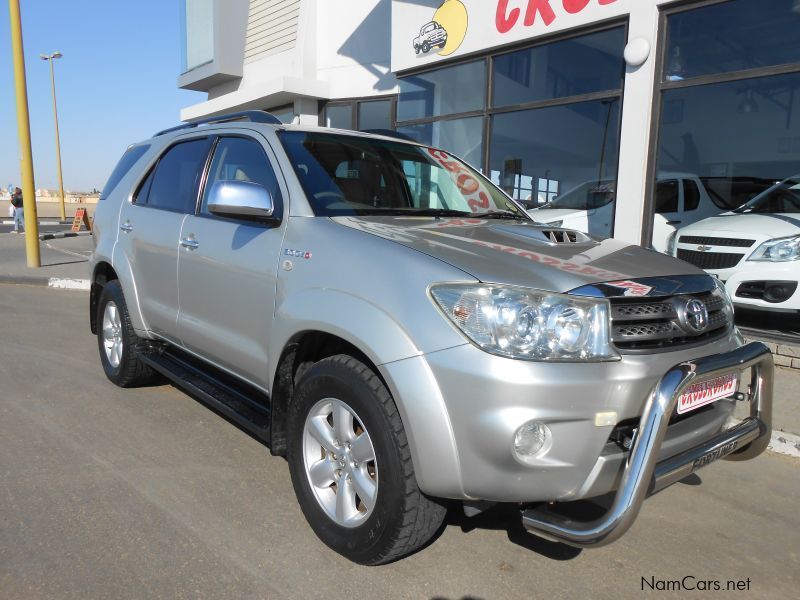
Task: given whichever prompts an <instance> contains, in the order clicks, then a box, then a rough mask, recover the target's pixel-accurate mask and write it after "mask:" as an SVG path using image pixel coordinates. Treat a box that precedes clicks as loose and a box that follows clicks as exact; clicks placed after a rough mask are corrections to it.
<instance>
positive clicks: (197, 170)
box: [140, 138, 209, 213]
mask: <svg viewBox="0 0 800 600" xmlns="http://www.w3.org/2000/svg"><path fill="white" fill-rule="evenodd" d="M208 146H209V140H208V138H202V139H198V140H191V141H188V142H181V143H179V144H176V145H174V146H172V147H171V148H170V149H169V150H167V152H166V154H164V155H163V156H162V157H161V158H160V159H159V161H158V165H156V168H155V174H154V175H153V181H152V185H151V186H150V191H149V193H148V194H147V206H149V207H151V208H161V209H164V210H173V211H178V212H186V213H194V210H195V203H196V201H197V188H198V185H199V182H200V174H201V173H202V171H203V167H204V166H205V161H206V157H207V156H208ZM141 196H142V195H141V193H140V197H141Z"/></svg>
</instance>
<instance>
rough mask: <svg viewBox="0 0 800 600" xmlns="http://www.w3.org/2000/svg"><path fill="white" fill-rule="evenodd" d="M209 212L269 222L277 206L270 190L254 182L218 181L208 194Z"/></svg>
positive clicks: (222, 215)
mask: <svg viewBox="0 0 800 600" xmlns="http://www.w3.org/2000/svg"><path fill="white" fill-rule="evenodd" d="M208 210H209V212H211V213H212V214H215V215H219V216H221V217H231V218H234V219H262V220H269V219H271V218H272V213H273V212H275V204H274V203H273V201H272V194H270V192H269V190H267V188H265V187H264V186H262V185H259V184H257V183H253V182H252V181H235V180H232V181H217V182H215V183H214V184H213V185H212V186H211V189H210V190H209V193H208Z"/></svg>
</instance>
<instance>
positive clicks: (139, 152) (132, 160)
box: [100, 144, 150, 200]
mask: <svg viewBox="0 0 800 600" xmlns="http://www.w3.org/2000/svg"><path fill="white" fill-rule="evenodd" d="M149 149H150V146H149V145H148V144H145V145H142V146H134V147H133V148H128V149H127V150H126V151H125V154H123V155H122V158H120V159H119V162H118V163H117V166H116V167H114V170H113V171H112V172H111V176H110V177H109V178H108V181H107V182H106V185H105V186H104V187H103V191H102V193H101V194H100V200H105V199H106V198H108V195H109V194H110V193H111V192H113V191H114V188H115V187H117V184H118V183H119V182H120V180H121V179H122V178H123V177H125V175H127V174H128V171H130V170H131V167H132V166H133V165H135V164H136V161H138V160H139V159H140V158H142V156H144V153H145V152H147V151H148V150H149Z"/></svg>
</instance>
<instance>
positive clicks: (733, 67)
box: [664, 0, 800, 101]
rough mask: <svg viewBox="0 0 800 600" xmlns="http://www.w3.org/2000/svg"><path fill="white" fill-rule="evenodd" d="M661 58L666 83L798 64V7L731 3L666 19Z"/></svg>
mask: <svg viewBox="0 0 800 600" xmlns="http://www.w3.org/2000/svg"><path fill="white" fill-rule="evenodd" d="M666 56H667V60H666V61H665V64H664V79H665V80H666V81H680V80H682V79H686V78H689V77H697V76H700V75H710V74H714V73H726V72H730V71H739V70H743V69H754V68H761V67H768V66H772V65H782V64H787V63H792V62H798V61H800V2H797V0H769V1H765V0H735V1H734V2H724V3H722V4H713V5H711V6H706V7H703V8H697V9H693V10H689V11H686V12H683V13H678V14H675V15H672V16H670V18H669V29H668V43H667V55H666ZM755 100H756V101H757V99H755Z"/></svg>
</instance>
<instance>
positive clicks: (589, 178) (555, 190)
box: [490, 99, 619, 236]
mask: <svg viewBox="0 0 800 600" xmlns="http://www.w3.org/2000/svg"><path fill="white" fill-rule="evenodd" d="M522 131H527V132H530V133H529V135H520V132H522ZM618 133H619V102H618V99H610V100H602V101H593V102H580V103H576V104H569V105H566V106H555V107H548V108H539V109H534V110H527V111H519V112H514V113H507V114H501V115H495V116H494V117H492V137H491V146H490V148H491V151H490V154H491V156H490V168H491V173H490V175H491V178H492V180H493V181H494V182H495V183H496V184H498V185H500V187H502V188H503V189H504V190H505V191H506V192H507V193H509V194H511V195H512V196H513V197H514V198H516V199H518V200H520V201H521V202H522V203H523V204H524V205H525V206H526V207H527V208H534V209H535V210H534V211H533V212H532V213H531V214H532V216H533V217H534V218H535V219H536V220H537V221H541V222H545V223H558V224H560V225H562V226H564V227H570V228H574V229H578V230H580V231H585V232H587V233H592V234H596V235H601V236H609V235H610V234H611V229H612V224H613V220H614V199H615V197H616V175H617V156H618Z"/></svg>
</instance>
